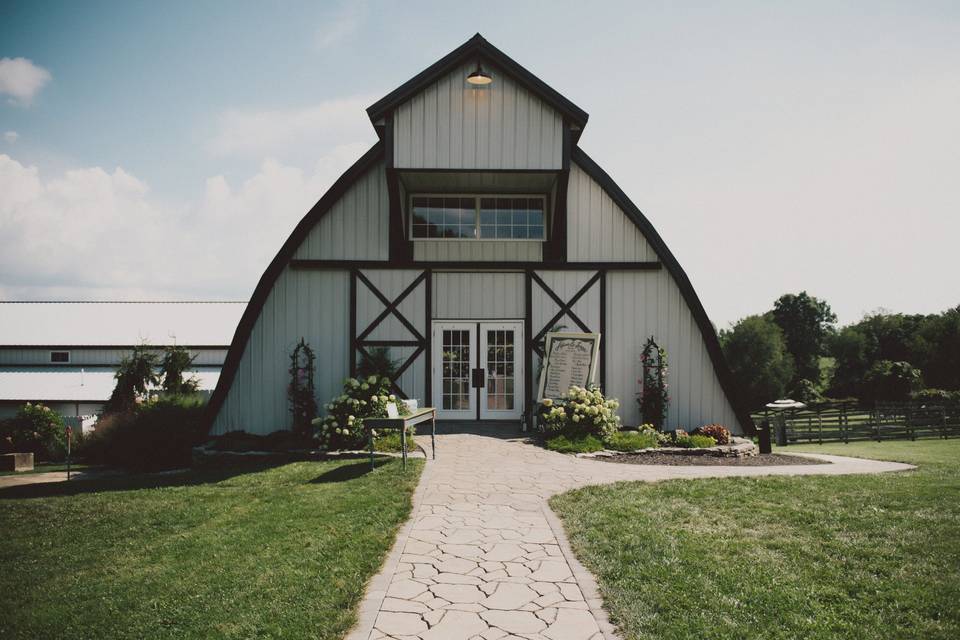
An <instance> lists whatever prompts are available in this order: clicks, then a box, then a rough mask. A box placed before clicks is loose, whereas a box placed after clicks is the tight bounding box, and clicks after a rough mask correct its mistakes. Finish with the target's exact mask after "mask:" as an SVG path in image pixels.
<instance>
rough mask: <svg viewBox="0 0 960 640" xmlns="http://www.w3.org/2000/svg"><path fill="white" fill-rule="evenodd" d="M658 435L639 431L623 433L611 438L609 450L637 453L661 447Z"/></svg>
mask: <svg viewBox="0 0 960 640" xmlns="http://www.w3.org/2000/svg"><path fill="white" fill-rule="evenodd" d="M659 444H660V443H659V440H658V439H657V434H656V433H649V432H644V433H641V432H639V431H621V432H619V433H615V434H613V435H612V436H610V439H609V440H608V441H607V448H608V449H613V450H615V451H636V450H637V449H647V448H650V447H656V446H659Z"/></svg>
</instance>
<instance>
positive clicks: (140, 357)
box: [103, 344, 159, 414]
mask: <svg viewBox="0 0 960 640" xmlns="http://www.w3.org/2000/svg"><path fill="white" fill-rule="evenodd" d="M157 361H158V358H157V354H156V353H154V352H152V351H151V350H150V347H149V346H148V345H146V344H142V345H140V346H138V347H134V348H133V351H132V352H131V354H130V355H129V356H128V357H125V358H124V359H123V360H122V361H121V362H120V368H119V369H117V372H116V373H115V374H114V375H113V377H114V379H115V380H116V381H117V384H116V386H115V387H114V388H113V393H111V394H110V398H109V399H108V400H107V403H106V404H105V405H104V407H103V413H105V414H109V413H122V412H124V411H130V410H132V409H133V408H134V407H135V406H136V404H137V398H142V397H143V396H145V395H146V393H147V389H148V388H149V387H150V386H153V385H156V384H157V383H158V381H159V380H158V376H157V374H156V368H157Z"/></svg>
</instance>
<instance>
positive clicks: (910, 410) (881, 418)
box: [754, 403, 960, 445]
mask: <svg viewBox="0 0 960 640" xmlns="http://www.w3.org/2000/svg"><path fill="white" fill-rule="evenodd" d="M754 419H755V420H756V421H757V422H759V421H761V420H770V424H771V425H772V427H773V429H774V432H775V433H777V434H778V438H777V441H778V444H781V445H784V444H799V443H810V442H817V443H823V442H851V441H856V440H877V441H880V440H916V439H917V438H949V437H952V436H960V405H955V404H930V403H883V404H877V405H876V406H875V407H873V408H863V407H856V406H853V405H837V406H829V405H828V406H822V407H812V408H810V409H804V410H794V411H785V412H782V413H777V412H764V413H759V414H755V415H754Z"/></svg>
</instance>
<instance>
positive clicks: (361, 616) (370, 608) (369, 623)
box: [344, 454, 433, 640]
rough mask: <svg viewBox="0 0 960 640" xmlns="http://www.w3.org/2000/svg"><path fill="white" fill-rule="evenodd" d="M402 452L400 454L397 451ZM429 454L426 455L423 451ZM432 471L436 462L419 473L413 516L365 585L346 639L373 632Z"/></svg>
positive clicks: (361, 638) (360, 639)
mask: <svg viewBox="0 0 960 640" xmlns="http://www.w3.org/2000/svg"><path fill="white" fill-rule="evenodd" d="M397 455H400V454H397ZM424 457H426V455H424ZM432 471H433V466H432V465H431V464H429V462H428V463H427V464H425V465H424V466H423V472H422V473H421V474H420V482H419V483H418V484H417V488H416V489H415V490H414V492H413V497H412V499H411V507H410V516H409V517H408V518H407V521H406V522H404V523H403V525H401V527H400V528H399V529H398V530H397V535H396V537H395V538H394V540H393V547H391V548H390V552H389V553H388V554H387V557H386V558H385V559H384V560H383V565H381V567H380V571H378V572H377V574H376V575H375V576H373V577H372V578H371V579H370V582H368V583H367V585H366V587H364V594H363V599H362V600H361V601H360V606H359V607H358V609H357V622H356V624H354V625H353V628H352V629H350V632H349V633H347V636H346V638H345V639H344V640H368V639H369V637H370V634H371V633H372V632H373V625H375V624H376V623H377V615H379V613H380V607H381V606H382V605H383V599H384V598H385V597H386V595H387V589H388V588H389V587H390V582H391V580H393V574H395V573H396V571H397V565H399V564H400V557H401V556H402V555H403V550H404V548H405V547H406V546H407V540H408V539H409V538H410V532H411V531H412V530H413V525H414V523H416V522H417V520H418V519H419V517H420V508H421V506H422V502H423V494H424V492H425V491H426V487H427V481H428V480H429V478H430V474H431V472H432Z"/></svg>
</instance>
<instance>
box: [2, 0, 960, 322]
mask: <svg viewBox="0 0 960 640" xmlns="http://www.w3.org/2000/svg"><path fill="white" fill-rule="evenodd" d="M453 4H454V3H448V2H441V3H421V2H402V3H401V2H367V3H341V2H284V3H281V4H280V5H279V6H280V8H273V7H268V6H267V5H266V4H264V3H247V2H229V3H228V2H189V3H188V2H175V3H148V2H122V3H120V2H117V3H105V2H84V3H73V2H65V3H50V2H45V3H36V2H23V3H20V2H9V1H7V2H5V3H4V4H2V5H0V59H5V60H9V61H14V60H18V59H24V60H23V61H20V62H17V63H16V65H14V64H13V63H9V64H8V65H7V67H5V69H6V70H7V72H10V73H13V74H14V75H13V76H10V77H12V78H13V79H12V80H11V79H9V78H8V80H7V84H4V77H3V73H4V67H3V66H0V94H4V95H0V248H2V251H0V254H2V255H0V296H2V297H4V298H7V299H14V298H17V299H24V298H25V299H48V298H53V299H66V298H69V299H99V298H107V297H109V298H121V299H124V298H147V299H169V298H187V299H190V298H216V299H224V298H226V299H245V298H246V297H248V296H249V294H250V292H251V291H252V288H253V286H254V285H255V283H256V280H257V278H258V277H259V274H260V273H261V271H262V270H263V268H264V267H265V265H266V264H267V262H268V261H269V259H270V258H271V257H272V255H273V253H274V252H275V251H276V250H277V249H278V248H279V245H280V244H281V243H282V241H283V239H284V238H285V237H286V235H287V234H288V233H289V231H290V230H291V229H292V227H293V226H294V224H295V223H296V221H297V220H298V219H299V218H300V216H302V215H303V213H304V212H305V211H306V209H307V208H308V207H309V206H310V204H312V202H314V201H315V200H317V199H318V198H319V197H320V196H321V195H322V193H323V191H324V189H325V188H326V187H327V186H328V185H329V184H330V183H331V182H332V181H333V180H334V179H335V178H336V176H337V175H338V174H339V173H340V171H342V170H343V169H344V168H345V167H346V166H348V165H349V164H350V163H351V162H352V160H353V159H355V158H356V157H357V156H358V155H359V154H360V153H361V152H362V151H363V150H364V149H365V148H366V147H367V146H369V144H371V143H372V142H373V141H374V139H375V136H374V133H373V130H372V128H371V127H370V126H369V123H368V122H367V121H366V120H365V115H364V113H363V109H364V108H365V107H366V106H368V105H369V104H370V103H371V102H373V101H374V100H376V99H377V98H379V97H380V96H382V95H383V94H385V93H386V92H388V91H389V90H391V89H392V88H394V87H395V86H397V85H399V84H400V83H402V82H404V81H405V80H407V79H408V78H409V77H411V76H413V75H414V74H416V73H417V72H419V71H420V70H421V69H423V68H424V67H426V66H427V65H429V64H430V63H432V62H433V61H435V60H436V59H437V58H439V57H441V56H442V55H444V54H446V53H447V52H448V51H450V50H451V49H453V48H454V47H456V46H458V45H459V44H461V43H462V42H463V41H465V40H466V39H467V38H469V37H470V36H471V35H473V33H475V32H477V31H480V32H481V33H483V34H484V36H486V37H487V38H488V39H489V40H490V41H491V42H493V43H494V44H495V45H497V46H498V47H500V48H501V49H502V50H504V51H505V52H506V53H508V54H509V55H511V56H512V57H514V58H515V59H516V60H517V61H519V62H520V63H521V64H523V65H524V66H526V67H527V68H528V69H530V70H531V71H533V72H534V73H535V74H537V75H539V76H540V77H541V78H543V79H544V80H545V81H546V82H548V83H549V84H551V85H552V86H553V87H554V88H556V89H557V90H558V91H560V92H561V93H563V94H564V95H566V96H567V97H568V98H570V99H571V100H573V101H574V102H575V103H577V104H578V105H579V106H581V107H582V108H584V109H585V110H586V111H587V112H589V113H590V116H591V117H590V122H589V124H588V126H587V128H586V131H585V133H584V135H583V137H582V138H581V146H583V147H584V149H586V150H587V151H588V152H589V153H590V154H591V155H592V156H593V157H594V158H595V159H596V160H597V161H598V162H599V163H600V164H601V165H602V166H604V167H605V168H606V169H607V171H608V172H609V173H611V175H612V176H613V177H614V178H615V179H616V180H617V181H618V182H619V183H620V185H621V186H622V187H623V188H624V190H625V191H626V192H627V193H628V194H629V195H630V196H631V198H632V199H633V200H634V201H635V202H636V203H637V204H638V205H639V206H640V208H641V209H643V210H644V212H645V213H646V214H647V216H648V217H649V218H650V219H651V221H652V222H653V223H654V225H656V227H657V228H658V230H659V231H660V232H661V234H662V235H663V236H664V238H665V239H666V241H667V243H668V244H669V245H670V246H671V248H672V249H673V251H674V253H676V254H677V256H678V258H679V259H680V261H681V263H682V264H683V265H684V267H685V268H686V270H687V271H688V273H689V275H690V276H691V279H692V280H693V283H694V285H695V287H696V288H697V290H698V292H699V293H700V295H701V298H702V299H703V301H704V305H705V306H706V308H707V311H708V313H709V315H710V316H711V318H712V319H713V320H714V322H715V324H717V325H718V326H721V327H723V326H726V325H727V324H728V323H729V322H731V321H733V320H735V319H737V318H738V317H741V316H743V315H746V314H748V313H753V312H758V311H762V310H764V309H766V308H769V306H770V305H771V303H772V301H773V300H774V299H775V298H776V297H777V296H778V295H779V294H781V293H783V292H786V291H798V290H800V289H807V290H808V291H809V292H810V293H812V294H814V295H817V296H821V297H823V298H826V299H827V300H828V302H830V303H831V304H832V305H833V307H834V308H835V309H836V310H837V311H838V313H839V315H840V317H841V320H842V321H853V320H856V319H858V318H859V317H860V315H861V314H862V313H863V312H866V311H870V310H873V309H876V308H878V307H885V308H889V309H892V310H895V311H904V312H932V311H938V310H942V309H944V308H946V307H949V306H955V305H957V304H958V303H960V276H958V275H957V268H956V264H957V259H956V246H957V244H956V238H957V237H960V179H958V176H960V124H958V123H960V118H958V117H957V115H956V114H957V113H960V5H958V4H957V3H956V2H919V3H918V2H902V3H885V2H864V3H836V2H830V3H790V2H784V3H771V2H756V3H724V4H723V6H715V4H716V3H683V4H682V5H678V4H677V3H638V2H622V3H601V2H595V3H589V4H587V5H584V3H582V2H581V3H559V2H557V3H525V2H516V1H515V2H505V3H500V2H488V3H469V4H462V5H460V4H457V5H456V6H451V5H453ZM0 65H2V63H0ZM27 65H29V66H27ZM14 72H15V73H14ZM31 73H32V74H34V75H33V76H30V74H31ZM44 73H46V75H43V74H44ZM24 74H26V75H24ZM14 76H15V77H14ZM30 78H32V79H33V81H34V85H29V80H30ZM44 78H46V79H45V80H44ZM16 82H27V83H28V85H29V86H25V85H16V84H10V83H16ZM38 83H39V86H38V87H37V86H36V85H37V84H38ZM17 87H20V89H18V88H17ZM31 87H33V88H32V89H31ZM17 90H19V91H20V93H19V94H16V93H15V91H17ZM11 92H14V93H11ZM24 92H26V93H24ZM27 94H29V96H28V97H25V96H27Z"/></svg>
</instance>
